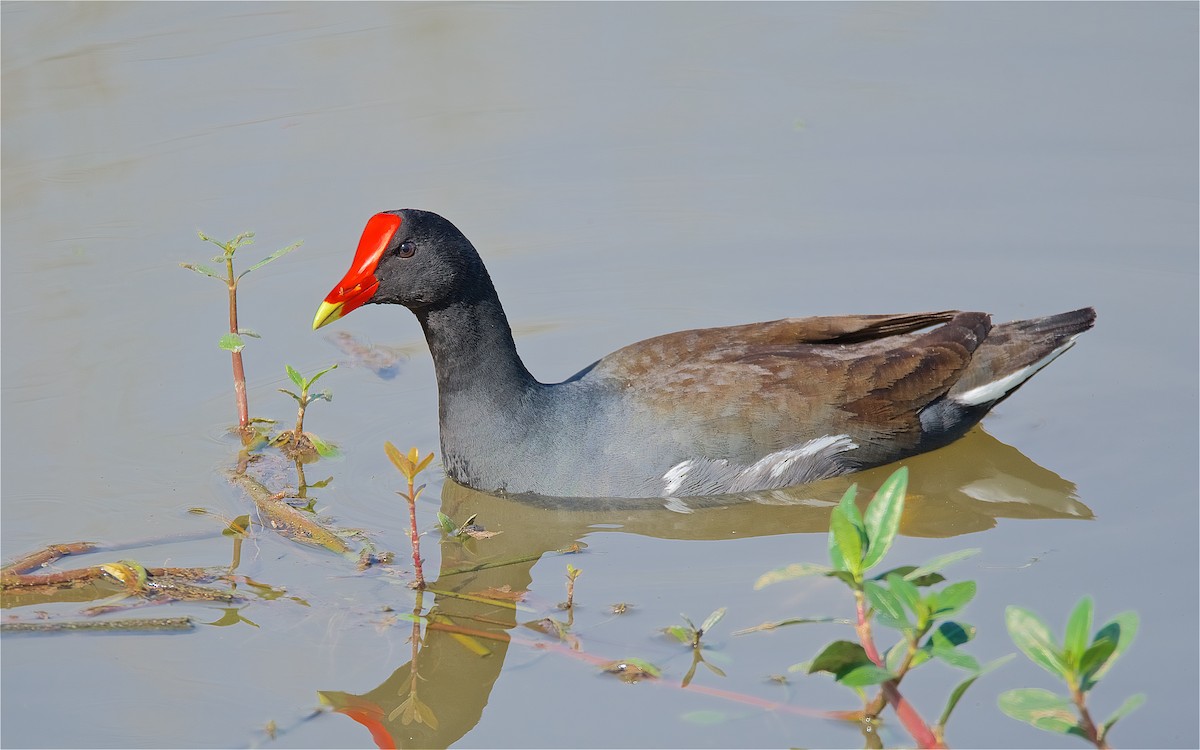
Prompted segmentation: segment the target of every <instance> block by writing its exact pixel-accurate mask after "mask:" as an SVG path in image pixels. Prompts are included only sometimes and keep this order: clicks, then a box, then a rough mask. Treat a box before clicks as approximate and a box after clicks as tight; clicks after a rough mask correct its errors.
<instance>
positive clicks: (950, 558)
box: [904, 548, 979, 582]
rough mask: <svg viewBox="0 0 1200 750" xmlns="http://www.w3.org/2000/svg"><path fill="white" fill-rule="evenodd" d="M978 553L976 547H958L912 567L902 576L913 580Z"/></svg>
mask: <svg viewBox="0 0 1200 750" xmlns="http://www.w3.org/2000/svg"><path fill="white" fill-rule="evenodd" d="M978 554H979V549H978V548H973V549H960V550H957V551H955V552H947V553H946V554H944V555H938V556H937V557H935V558H933V559H932V560H930V561H929V562H927V563H925V564H924V565H922V566H920V567H918V568H913V569H912V570H911V571H909V572H908V573H905V574H904V578H905V579H906V580H909V581H914V582H915V581H916V579H918V578H921V577H922V576H926V575H929V574H930V573H936V572H938V571H940V570H941V569H942V568H944V567H946V566H947V565H949V564H950V563H956V562H958V561H959V560H965V559H967V558H968V557H973V556H975V555H978Z"/></svg>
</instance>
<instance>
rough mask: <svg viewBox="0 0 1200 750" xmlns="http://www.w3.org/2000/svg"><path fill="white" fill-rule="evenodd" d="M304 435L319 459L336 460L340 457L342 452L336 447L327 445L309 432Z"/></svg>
mask: <svg viewBox="0 0 1200 750" xmlns="http://www.w3.org/2000/svg"><path fill="white" fill-rule="evenodd" d="M304 434H305V435H307V436H308V439H309V440H311V441H312V444H313V448H316V449H317V455H318V456H320V457H321V458H338V457H339V456H341V455H342V452H341V451H340V450H338V448H337V446H336V445H334V444H333V443H327V442H325V441H324V440H322V439H321V438H319V437H317V436H316V435H314V434H312V433H311V432H306V433H304Z"/></svg>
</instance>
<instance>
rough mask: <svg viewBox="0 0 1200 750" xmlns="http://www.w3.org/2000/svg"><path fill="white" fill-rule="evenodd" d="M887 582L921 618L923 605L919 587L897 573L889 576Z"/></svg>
mask: <svg viewBox="0 0 1200 750" xmlns="http://www.w3.org/2000/svg"><path fill="white" fill-rule="evenodd" d="M887 583H888V586H889V587H890V588H891V591H892V593H893V594H895V595H896V597H897V598H898V599H899V600H900V601H901V603H903V604H904V606H905V607H907V608H908V611H909V612H912V613H913V614H914V615H917V616H918V618H919V617H920V614H921V610H922V609H923V607H922V606H921V592H920V591H918V590H917V587H916V586H914V585H913V584H912V583H910V582H909V581H907V580H905V579H904V578H901V577H900V576H898V575H896V574H895V573H893V574H891V575H889V576H888V577H887ZM918 624H919V623H918Z"/></svg>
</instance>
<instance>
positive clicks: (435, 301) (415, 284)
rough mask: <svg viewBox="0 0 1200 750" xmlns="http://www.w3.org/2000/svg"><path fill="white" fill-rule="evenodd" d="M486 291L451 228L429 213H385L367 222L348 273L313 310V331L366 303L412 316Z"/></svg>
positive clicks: (472, 256) (466, 247)
mask: <svg viewBox="0 0 1200 750" xmlns="http://www.w3.org/2000/svg"><path fill="white" fill-rule="evenodd" d="M490 288H491V282H490V280H489V279H488V275H487V271H486V270H485V269H484V267H483V261H482V260H480V258H479V254H478V253H477V252H476V251H475V248H474V246H472V245H471V242H470V241H469V240H468V239H467V238H466V237H465V236H463V233H462V232H460V231H458V228H457V227H456V226H454V225H453V224H451V223H450V222H449V221H447V220H446V219H444V218H442V217H441V216H438V215H437V214H435V213H431V212H429V211H419V210H416V209H412V208H404V209H400V210H398V211H386V212H384V213H379V214H375V215H374V216H372V217H371V219H370V220H369V221H368V222H367V226H366V228H365V229H364V230H363V234H362V239H360V240H359V243H358V251H357V252H356V253H355V255H354V262H353V264H352V265H351V267H350V270H349V271H348V272H347V273H346V275H345V277H344V278H343V279H342V281H341V282H340V283H339V284H338V285H337V286H335V287H334V288H333V291H331V292H330V293H329V296H327V297H326V298H325V301H324V302H323V303H322V304H321V307H320V308H319V309H318V310H317V317H316V320H314V321H313V328H320V327H321V326H323V325H325V324H326V323H330V322H332V321H334V320H337V319H338V318H340V317H342V316H343V315H346V314H347V313H349V312H350V311H352V310H354V309H356V308H358V307H361V306H362V305H365V304H369V303H381V304H398V305H404V306H405V307H407V308H409V309H410V310H413V311H414V312H416V311H419V310H422V309H426V308H433V307H442V306H445V305H448V304H451V303H454V302H457V301H460V300H464V299H467V298H471V297H474V296H476V295H478V294H480V293H481V292H482V291H483V290H487V289H490Z"/></svg>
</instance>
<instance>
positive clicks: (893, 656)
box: [883, 638, 913, 673]
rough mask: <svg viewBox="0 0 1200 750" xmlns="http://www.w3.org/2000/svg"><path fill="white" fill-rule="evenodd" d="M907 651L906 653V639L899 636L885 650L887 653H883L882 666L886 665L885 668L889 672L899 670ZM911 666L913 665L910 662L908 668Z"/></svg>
mask: <svg viewBox="0 0 1200 750" xmlns="http://www.w3.org/2000/svg"><path fill="white" fill-rule="evenodd" d="M907 653H908V639H907V638H901V639H900V640H899V641H897V642H896V643H895V644H894V645H893V646H892V647H891V648H889V649H888V650H887V653H885V654H884V655H883V664H884V666H885V667H887V670H888V671H889V672H892V673H895V672H899V671H900V667H902V666H903V665H904V655H905V654H907ZM912 667H913V665H912V664H911V663H910V664H909V669H912Z"/></svg>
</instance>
